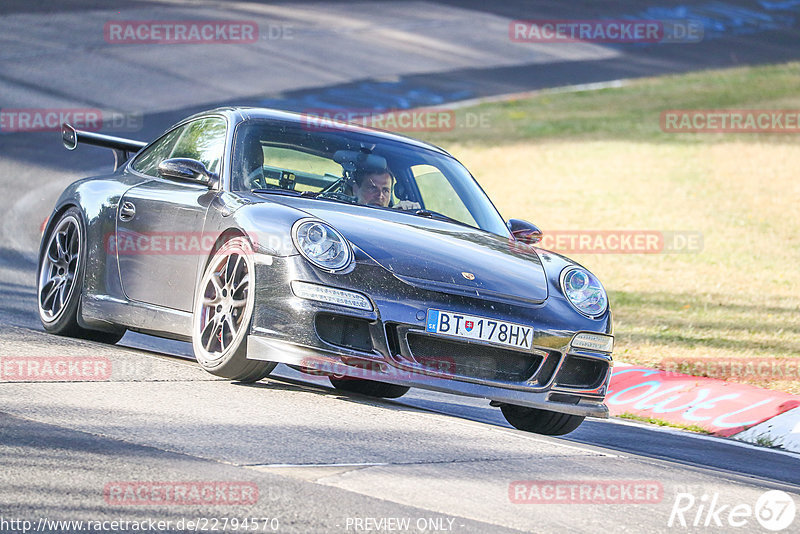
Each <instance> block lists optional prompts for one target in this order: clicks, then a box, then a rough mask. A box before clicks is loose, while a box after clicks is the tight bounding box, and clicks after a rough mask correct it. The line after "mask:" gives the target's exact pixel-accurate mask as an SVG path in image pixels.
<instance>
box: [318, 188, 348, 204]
mask: <svg viewBox="0 0 800 534" xmlns="http://www.w3.org/2000/svg"><path fill="white" fill-rule="evenodd" d="M313 198H318V199H320V200H332V201H334V202H342V203H344V204H358V200H356V198H355V197H353V196H350V195H347V194H345V193H341V192H339V191H327V192H325V191H322V192H320V193H316V194H314V196H313Z"/></svg>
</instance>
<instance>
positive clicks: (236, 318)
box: [192, 237, 277, 382]
mask: <svg viewBox="0 0 800 534" xmlns="http://www.w3.org/2000/svg"><path fill="white" fill-rule="evenodd" d="M254 273H255V271H254V265H253V249H252V247H251V246H250V243H249V242H248V241H247V240H246V239H245V238H243V237H234V238H233V239H230V240H229V241H227V242H226V243H225V244H224V245H222V246H221V247H220V248H219V250H217V251H216V252H215V253H214V256H213V257H212V258H211V261H210V262H209V263H208V267H206V270H205V273H204V274H203V278H202V279H201V280H200V284H199V285H198V286H197V294H196V295H195V305H194V313H193V316H192V347H193V348H194V355H195V357H196V358H197V361H198V363H199V364H200V365H201V366H202V367H203V369H205V370H206V371H208V372H209V373H211V374H213V375H217V376H221V377H224V378H229V379H231V380H238V381H240V382H256V381H258V380H261V379H262V378H264V377H265V376H267V375H269V374H270V373H271V372H272V370H273V369H274V368H275V366H276V365H277V364H275V363H273V362H262V361H257V360H248V359H247V333H248V331H249V330H250V322H251V320H252V318H253V308H254V307H255V274H254Z"/></svg>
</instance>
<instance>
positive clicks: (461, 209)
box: [411, 165, 478, 226]
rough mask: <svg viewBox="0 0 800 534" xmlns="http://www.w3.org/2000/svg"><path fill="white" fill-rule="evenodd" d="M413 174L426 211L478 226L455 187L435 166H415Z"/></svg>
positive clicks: (412, 169) (412, 170)
mask: <svg viewBox="0 0 800 534" xmlns="http://www.w3.org/2000/svg"><path fill="white" fill-rule="evenodd" d="M411 172H412V173H413V174H414V179H415V180H416V182H417V187H418V188H419V192H420V194H421V195H422V202H424V203H425V208H426V209H429V210H432V211H436V212H439V213H441V214H442V215H447V216H448V217H450V218H452V219H455V220H457V221H461V222H463V223H466V224H469V225H471V226H478V224H477V223H476V222H475V219H474V218H473V217H472V215H471V214H470V212H469V210H467V207H466V206H465V205H464V203H463V202H462V200H461V198H460V197H459V196H458V194H457V193H456V192H455V190H454V189H453V186H452V185H450V182H449V181H448V180H447V178H446V177H445V175H444V174H442V172H441V171H440V170H439V169H437V168H436V167H434V166H433V165H415V166H413V167H411Z"/></svg>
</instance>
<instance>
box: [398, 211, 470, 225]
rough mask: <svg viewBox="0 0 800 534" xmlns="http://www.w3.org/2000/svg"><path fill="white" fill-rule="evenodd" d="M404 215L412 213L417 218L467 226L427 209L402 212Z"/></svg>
mask: <svg viewBox="0 0 800 534" xmlns="http://www.w3.org/2000/svg"><path fill="white" fill-rule="evenodd" d="M404 213H413V214H414V215H416V216H418V217H427V218H428V219H438V220H440V221H447V222H451V223H456V224H460V225H462V226H469V225H468V224H466V223H464V222H461V221H459V220H457V219H453V218H452V217H448V216H447V215H445V214H443V213H439V212H438V211H431V210H428V209H418V210H404Z"/></svg>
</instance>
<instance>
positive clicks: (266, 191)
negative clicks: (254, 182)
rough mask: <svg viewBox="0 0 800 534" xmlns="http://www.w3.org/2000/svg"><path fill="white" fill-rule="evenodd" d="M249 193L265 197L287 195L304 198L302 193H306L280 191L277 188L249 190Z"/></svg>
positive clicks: (291, 190)
mask: <svg viewBox="0 0 800 534" xmlns="http://www.w3.org/2000/svg"><path fill="white" fill-rule="evenodd" d="M250 192H251V193H261V194H267V195H288V196H291V197H300V196H305V195H304V194H303V193H306V191H295V190H294V189H281V188H279V187H276V188H274V189H251V190H250Z"/></svg>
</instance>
